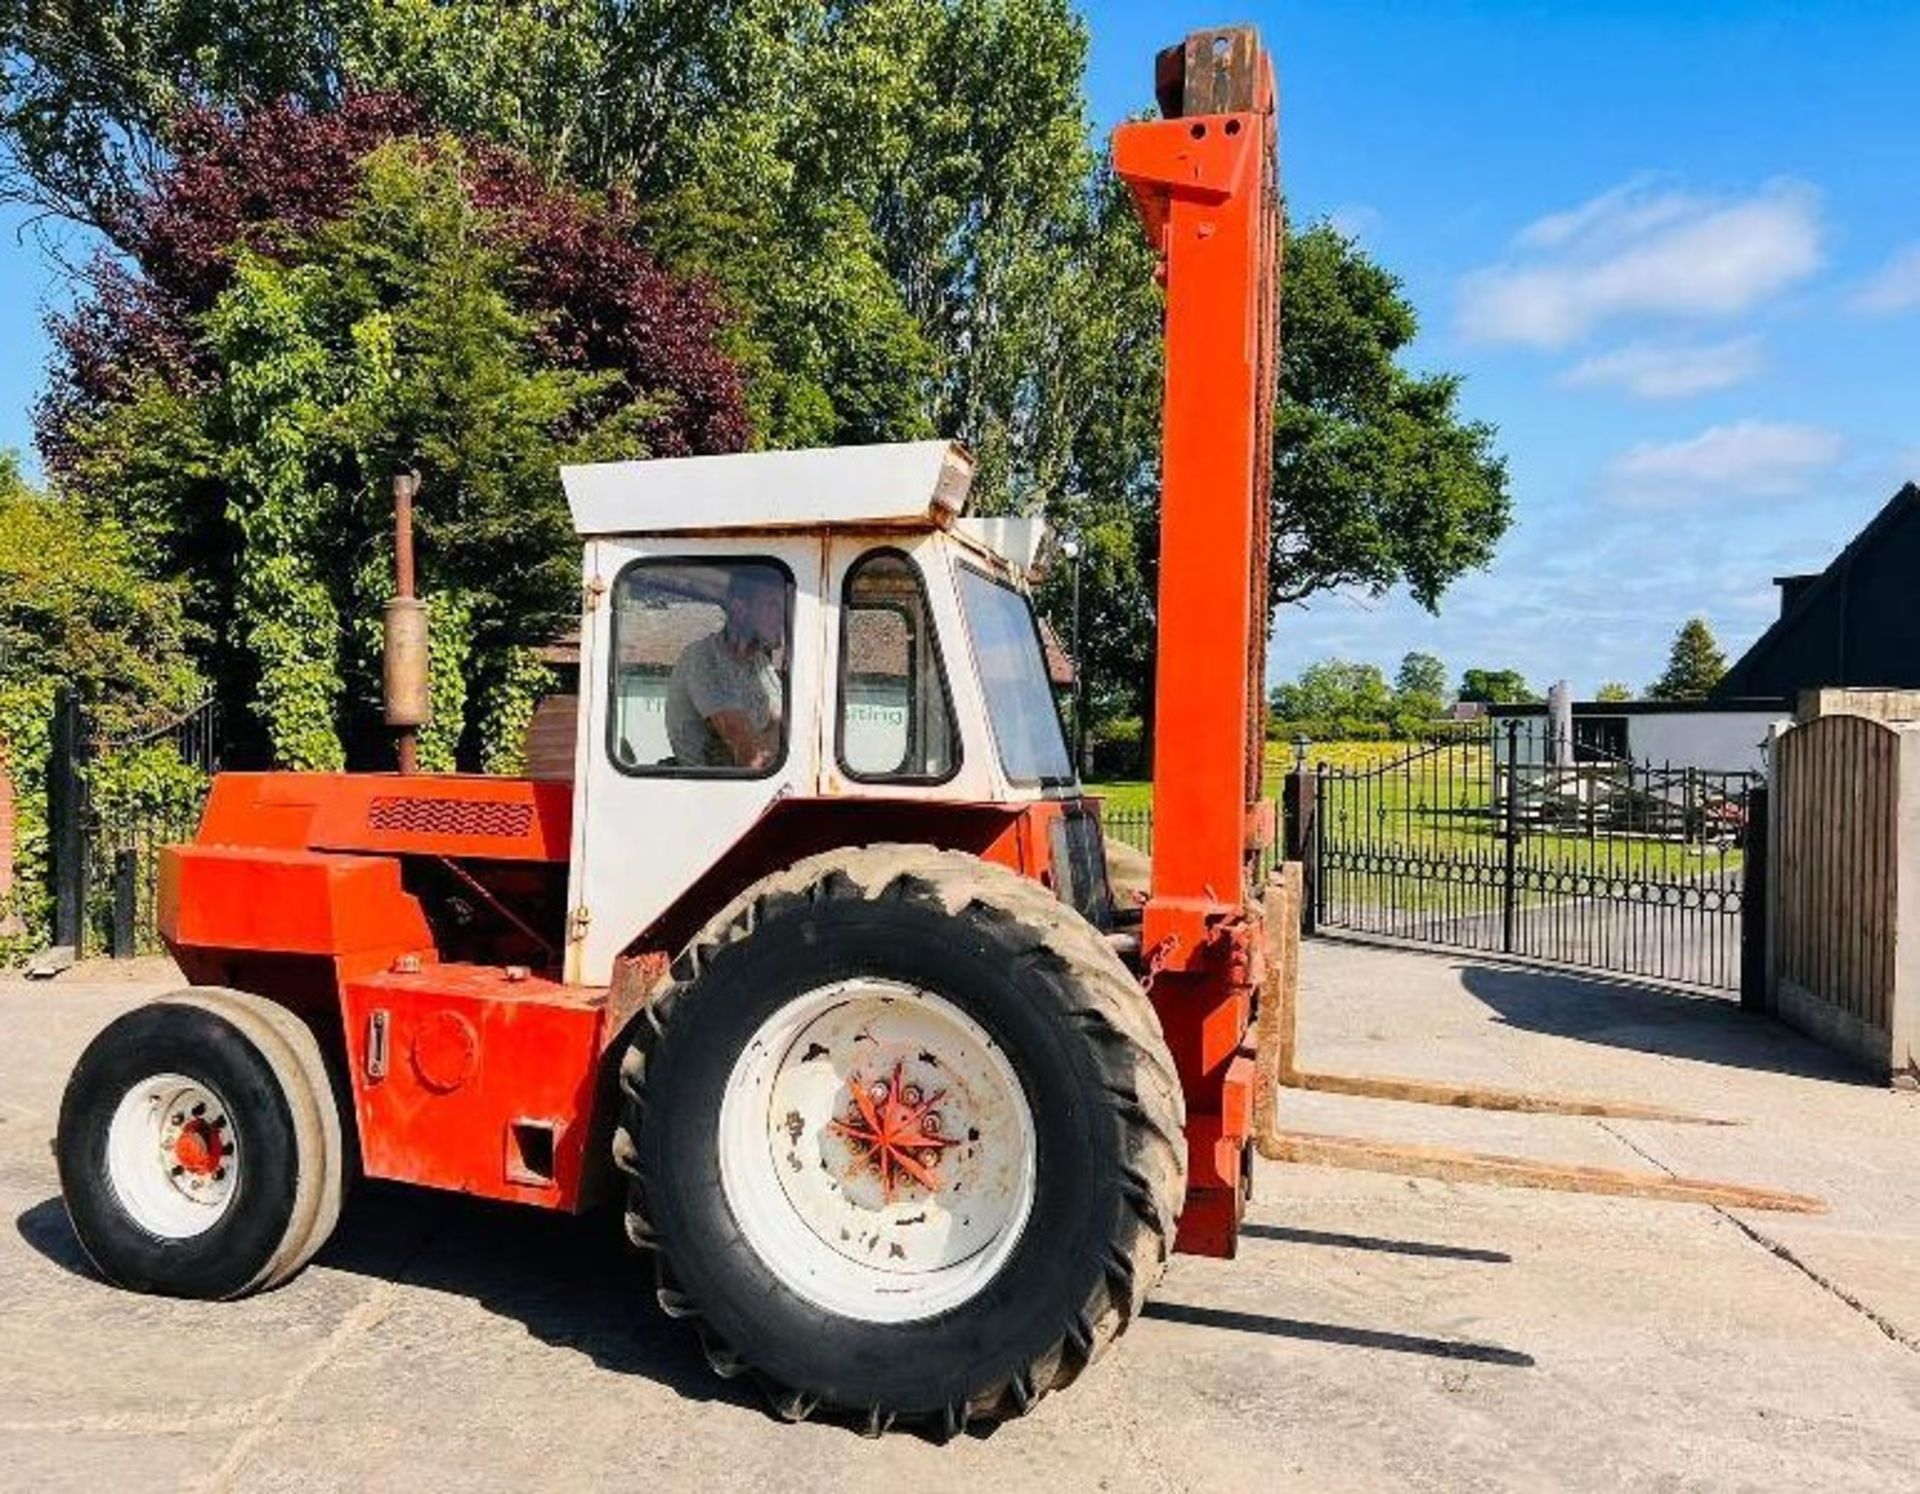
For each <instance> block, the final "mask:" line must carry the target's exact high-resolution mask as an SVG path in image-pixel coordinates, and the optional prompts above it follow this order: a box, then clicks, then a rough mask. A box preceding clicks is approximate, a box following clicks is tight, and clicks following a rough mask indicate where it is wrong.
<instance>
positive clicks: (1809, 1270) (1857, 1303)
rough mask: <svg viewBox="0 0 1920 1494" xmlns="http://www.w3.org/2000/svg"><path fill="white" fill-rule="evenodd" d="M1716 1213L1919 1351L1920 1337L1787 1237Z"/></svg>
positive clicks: (1898, 1341)
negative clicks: (1818, 1267) (1808, 1257)
mask: <svg viewBox="0 0 1920 1494" xmlns="http://www.w3.org/2000/svg"><path fill="white" fill-rule="evenodd" d="M1714 1213H1716V1214H1718V1215H1719V1216H1720V1217H1721V1218H1722V1219H1725V1220H1727V1221H1728V1222H1729V1223H1730V1224H1732V1225H1733V1227H1734V1228H1735V1229H1737V1230H1739V1231H1740V1233H1741V1234H1743V1235H1745V1236H1746V1237H1747V1238H1748V1239H1749V1240H1751V1241H1753V1243H1754V1244H1756V1245H1758V1246H1759V1247H1760V1248H1761V1249H1762V1250H1764V1251H1766V1252H1767V1253H1768V1254H1769V1255H1772V1256H1776V1257H1777V1258H1779V1259H1780V1260H1783V1261H1785V1262H1786V1263H1787V1264H1788V1265H1789V1266H1792V1267H1793V1269H1794V1270H1796V1271H1798V1272H1799V1273H1800V1274H1801V1275H1802V1276H1804V1277H1806V1278H1807V1280H1808V1281H1810V1282H1812V1283H1813V1284H1814V1285H1815V1286H1817V1287H1819V1288H1820V1289H1821V1290H1822V1291H1823V1292H1827V1293H1828V1294H1830V1295H1831V1296H1833V1297H1834V1298H1836V1299H1837V1300H1838V1301H1840V1302H1844V1303H1845V1304H1846V1305H1847V1306H1848V1307H1850V1308H1852V1309H1853V1310H1854V1311H1855V1312H1857V1313H1858V1314H1860V1316H1861V1317H1863V1318H1865V1319H1866V1320H1867V1321H1868V1322H1869V1323H1871V1324H1873V1326H1874V1327H1876V1328H1878V1329H1879V1330H1880V1331H1881V1332H1882V1333H1884V1334H1885V1335H1886V1336H1887V1337H1888V1338H1890V1339H1892V1340H1893V1341H1894V1342H1895V1343H1896V1344H1898V1345H1900V1347H1901V1348H1903V1349H1905V1350H1906V1351H1907V1352H1908V1353H1910V1354H1920V1339H1916V1338H1915V1337H1914V1336H1913V1335H1912V1334H1911V1333H1908V1332H1907V1331H1906V1330H1905V1329H1904V1328H1902V1327H1901V1326H1900V1325H1899V1324H1898V1323H1896V1322H1894V1321H1893V1320H1892V1319H1890V1318H1888V1317H1887V1316H1886V1315H1885V1314H1884V1313H1881V1312H1879V1311H1877V1310H1876V1309H1875V1308H1874V1306H1873V1305H1872V1304H1871V1303H1869V1302H1866V1301H1864V1300H1863V1299H1861V1298H1860V1297H1858V1296H1856V1295H1855V1294H1854V1293H1852V1292H1850V1291H1848V1290H1847V1289H1846V1288H1845V1287H1843V1286H1842V1285H1841V1284H1840V1283H1839V1282H1837V1281H1835V1280H1834V1279H1833V1278H1832V1277H1831V1276H1828V1275H1826V1274H1825V1273H1824V1272H1821V1271H1816V1270H1815V1269H1814V1268H1813V1267H1812V1266H1811V1265H1809V1264H1808V1263H1807V1262H1806V1261H1804V1260H1802V1259H1801V1258H1800V1257H1799V1256H1798V1255H1796V1254H1795V1253H1794V1250H1793V1247H1792V1246H1790V1245H1788V1244H1787V1243H1786V1242H1785V1241H1784V1240H1776V1239H1775V1238H1774V1237H1773V1236H1772V1235H1769V1234H1767V1233H1766V1232H1765V1231H1764V1230H1759V1229H1755V1228H1754V1227H1753V1226H1752V1225H1751V1224H1749V1223H1747V1221H1746V1220H1744V1219H1742V1218H1740V1217H1739V1216H1738V1215H1737V1214H1729V1213H1728V1212H1727V1211H1726V1210H1725V1209H1715V1210H1714Z"/></svg>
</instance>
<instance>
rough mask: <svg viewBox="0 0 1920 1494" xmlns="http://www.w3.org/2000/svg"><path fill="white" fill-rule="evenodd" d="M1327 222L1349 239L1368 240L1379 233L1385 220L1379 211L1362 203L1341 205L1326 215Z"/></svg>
mask: <svg viewBox="0 0 1920 1494" xmlns="http://www.w3.org/2000/svg"><path fill="white" fill-rule="evenodd" d="M1327 222H1328V223H1330V224H1332V225H1333V227H1334V228H1335V229H1336V230H1337V231H1338V232H1340V233H1342V234H1344V235H1345V236H1346V237H1347V238H1350V239H1370V238H1372V237H1373V236H1374V235H1375V234H1377V233H1379V232H1380V228H1381V225H1382V224H1383V223H1385V222H1386V219H1385V218H1384V217H1382V216H1381V213H1380V210H1379V209H1378V208H1374V207H1368V206H1367V204H1366V203H1364V202H1349V203H1343V204H1341V205H1340V206H1339V207H1337V208H1335V209H1334V210H1333V211H1332V212H1330V213H1328V214H1327Z"/></svg>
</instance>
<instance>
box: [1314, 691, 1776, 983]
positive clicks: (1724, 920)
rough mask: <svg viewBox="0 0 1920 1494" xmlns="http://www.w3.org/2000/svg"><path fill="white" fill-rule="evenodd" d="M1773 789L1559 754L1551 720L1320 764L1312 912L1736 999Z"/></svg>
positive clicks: (1749, 780) (1353, 924) (1337, 925)
mask: <svg viewBox="0 0 1920 1494" xmlns="http://www.w3.org/2000/svg"><path fill="white" fill-rule="evenodd" d="M1760 783H1761V775H1760V774H1758V773H1755V772H1751V771H1746V770H1732V769H1725V770H1723V769H1710V768H1699V767H1693V766H1690V765H1684V764H1671V763H1669V764H1664V765H1661V764H1652V763H1644V762H1633V761H1627V760H1624V759H1619V758H1614V757H1610V756H1608V755H1606V754H1605V753H1603V752H1600V751H1597V750H1594V749H1593V748H1592V747H1591V746H1590V745H1588V744H1585V743H1582V742H1579V741H1577V740H1576V741H1574V742H1572V743H1566V744H1560V745H1559V746H1558V747H1557V749H1556V744H1554V743H1553V742H1552V741H1551V739H1550V737H1549V735H1548V732H1547V730H1546V728H1545V727H1544V726H1543V725H1540V724H1536V723H1532V722H1528V723H1522V722H1519V721H1511V722H1508V723H1507V724H1506V725H1505V726H1504V727H1502V728H1500V729H1498V730H1490V729H1485V728H1482V729H1477V730H1474V731H1471V732H1469V733H1465V734H1462V735H1459V736H1450V737H1447V738H1444V739H1442V740H1438V741H1435V742H1431V743H1428V744H1426V745H1424V746H1421V747H1418V748H1416V749H1414V750H1413V751H1411V752H1407V753H1405V754H1403V755H1400V756H1395V757H1391V758H1388V759H1386V760H1383V761H1380V762H1377V763H1374V764H1369V765H1364V766H1356V767H1348V768H1335V767H1332V766H1329V765H1327V764H1325V763H1323V764H1322V765H1321V766H1320V767H1319V769H1318V770H1317V771H1316V773H1315V775H1314V783H1313V797H1314V801H1315V814H1314V825H1315V829H1314V834H1313V836H1312V843H1311V846H1310V848H1309V853H1310V854H1309V860H1310V869H1311V875H1312V883H1313V885H1312V888H1311V892H1310V917H1311V918H1312V919H1313V921H1314V923H1315V924H1317V925H1318V926H1320V927H1323V928H1327V929H1339V930H1346V931H1351V932H1355V933H1363V934H1373V935H1380V936H1384V937H1388V938H1393V939H1405V940H1412V941H1415V942H1419V943H1424V944H1435V945H1442V946H1446V947H1449V948H1455V949H1466V950H1482V951H1487V952H1490V953H1498V954H1506V955H1517V956H1524V957H1528V958H1533V959H1539V960H1544V961H1548V962H1551V963H1554V964H1559V965H1567V966H1573V967H1578V968H1582V969H1590V970H1601V971H1608V972H1613V973H1617V974H1622V975H1635V976H1644V977H1648V978H1651V979H1655V980H1660V981H1667V982H1673V983H1676V984H1681V985H1688V986H1695V987H1704V988H1708V989H1713V990H1728V991H1733V990H1738V989H1740V984H1741V926H1742V918H1743V914H1744V912H1745V904H1746V894H1745V886H1744V882H1745V878H1746V876H1747V874H1748V871H1749V868H1748V865H1747V863H1748V859H1749V858H1748V854H1747V839H1748V835H1749V830H1750V825H1751V821H1752V813H1753V810H1754V809H1755V807H1756V796H1755V795H1754V793H1753V791H1754V790H1755V789H1756V788H1757V787H1758V786H1759V784H1760ZM1754 859H1755V860H1756V862H1757V860H1758V858H1757V857H1756V858H1754ZM1756 869H1757V868H1756Z"/></svg>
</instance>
